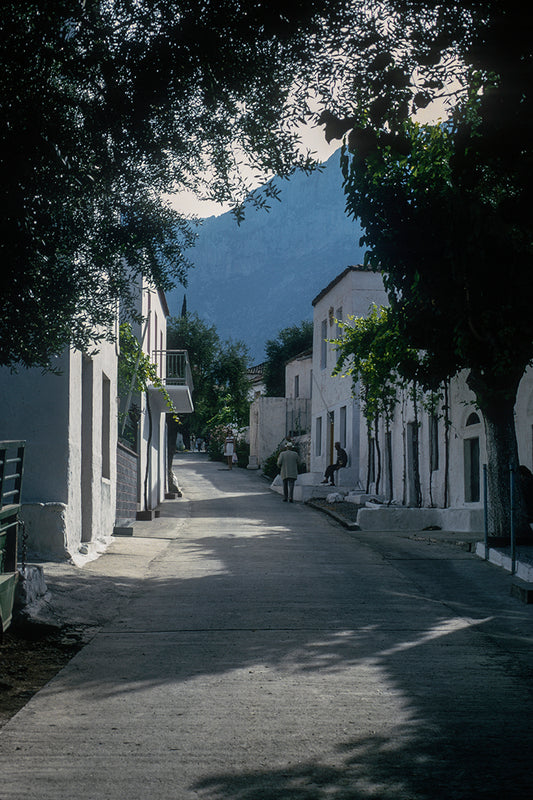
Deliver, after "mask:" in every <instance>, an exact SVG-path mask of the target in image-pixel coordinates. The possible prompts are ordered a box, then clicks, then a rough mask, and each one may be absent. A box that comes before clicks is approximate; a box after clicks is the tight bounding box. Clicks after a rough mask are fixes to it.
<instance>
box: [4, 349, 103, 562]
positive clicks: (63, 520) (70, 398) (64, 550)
mask: <svg viewBox="0 0 533 800" xmlns="http://www.w3.org/2000/svg"><path fill="white" fill-rule="evenodd" d="M117 355H118V350H117V345H115V344H110V343H105V342H104V343H102V344H101V345H100V346H99V352H98V353H97V354H94V355H88V354H85V353H81V352H79V351H76V350H67V351H66V352H65V353H64V354H63V355H62V356H61V357H59V358H56V359H54V361H53V367H54V368H55V369H56V370H57V372H58V374H54V373H52V372H48V373H46V374H43V373H42V371H41V370H40V369H29V370H21V371H20V372H19V373H17V374H11V373H10V371H9V370H7V369H5V368H2V369H0V408H1V410H2V413H1V414H0V439H21V440H25V441H26V453H25V464H24V478H23V484H22V517H23V520H24V522H25V524H26V530H27V533H28V545H29V548H30V550H31V551H32V553H35V554H39V555H42V556H44V557H58V558H65V557H67V558H68V557H70V558H73V559H74V560H75V559H76V558H77V557H78V556H79V555H80V554H84V555H85V554H87V553H90V552H91V551H92V550H95V549H97V548H98V547H99V545H100V544H101V543H102V542H103V541H104V540H105V539H106V538H107V537H108V536H110V535H111V533H112V531H113V524H114V519H115V485H116V458H115V454H116V441H117V403H116V397H117Z"/></svg>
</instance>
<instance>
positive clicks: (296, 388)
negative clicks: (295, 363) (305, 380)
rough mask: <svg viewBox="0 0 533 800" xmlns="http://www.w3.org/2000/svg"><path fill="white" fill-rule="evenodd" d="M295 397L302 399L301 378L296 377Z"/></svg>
mask: <svg viewBox="0 0 533 800" xmlns="http://www.w3.org/2000/svg"><path fill="white" fill-rule="evenodd" d="M294 396H295V397H300V376H299V375H295V376H294Z"/></svg>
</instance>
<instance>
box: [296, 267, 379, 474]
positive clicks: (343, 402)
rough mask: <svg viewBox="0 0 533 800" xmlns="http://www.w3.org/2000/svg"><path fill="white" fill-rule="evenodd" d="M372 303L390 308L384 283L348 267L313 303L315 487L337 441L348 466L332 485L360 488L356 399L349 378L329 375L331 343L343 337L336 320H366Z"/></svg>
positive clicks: (332, 356) (332, 359)
mask: <svg viewBox="0 0 533 800" xmlns="http://www.w3.org/2000/svg"><path fill="white" fill-rule="evenodd" d="M374 304H375V305H387V304H388V301H387V294H386V292H385V289H384V287H383V280H382V278H381V275H380V274H379V273H377V272H372V271H371V270H368V269H366V268H365V267H362V266H350V267H346V269H345V270H343V272H341V273H340V274H339V275H337V277H336V278H334V279H333V280H332V281H331V282H330V283H329V284H328V285H327V286H326V287H325V288H324V289H323V290H322V291H321V292H320V293H319V294H318V295H317V296H316V297H315V299H314V300H313V309H314V313H313V330H314V333H313V403H312V426H311V472H312V473H313V475H314V480H315V482H317V483H318V482H319V480H318V478H319V476H320V478H322V477H323V475H324V472H325V469H326V467H327V466H328V465H329V464H331V463H333V462H334V461H335V460H336V457H335V455H334V453H335V449H334V444H335V442H340V443H341V447H343V448H344V449H345V450H346V452H347V455H348V465H347V467H346V468H345V469H343V470H340V472H339V473H337V476H338V479H337V478H336V482H337V483H338V484H339V485H341V486H350V487H357V486H359V485H360V470H361V465H360V456H361V452H360V451H361V446H362V443H361V431H362V428H361V415H360V409H359V401H358V399H357V397H356V396H353V392H352V380H351V378H349V377H342V376H333V375H332V372H333V369H334V367H335V364H336V361H337V353H336V348H335V346H334V345H333V344H331V343H330V342H329V340H331V339H335V338H337V337H338V336H340V335H341V333H342V330H341V329H340V328H339V325H338V321H345V320H347V319H348V318H349V317H350V316H356V317H364V316H367V314H368V312H369V311H370V309H371V307H372V305H374ZM363 433H364V429H363ZM363 445H364V443H363Z"/></svg>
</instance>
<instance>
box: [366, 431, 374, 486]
mask: <svg viewBox="0 0 533 800" xmlns="http://www.w3.org/2000/svg"><path fill="white" fill-rule="evenodd" d="M366 440H367V452H368V459H367V465H366V493H367V494H369V493H370V479H371V477H372V475H371V472H372V460H373V458H374V451H373V444H372V428H371V427H370V422H368V421H367V423H366Z"/></svg>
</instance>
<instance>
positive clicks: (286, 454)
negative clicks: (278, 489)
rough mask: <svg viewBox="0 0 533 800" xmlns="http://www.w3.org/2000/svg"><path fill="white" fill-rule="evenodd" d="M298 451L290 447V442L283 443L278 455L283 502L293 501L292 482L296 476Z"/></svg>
mask: <svg viewBox="0 0 533 800" xmlns="http://www.w3.org/2000/svg"><path fill="white" fill-rule="evenodd" d="M299 460H300V459H299V458H298V453H296V452H295V451H294V450H293V449H292V442H287V443H286V444H285V450H282V452H281V453H280V454H279V456H278V467H279V468H280V474H281V480H282V481H283V502H284V503H286V502H287V501H289V503H292V502H293V499H292V498H293V494H294V482H295V480H296V478H297V477H298V461H299Z"/></svg>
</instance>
